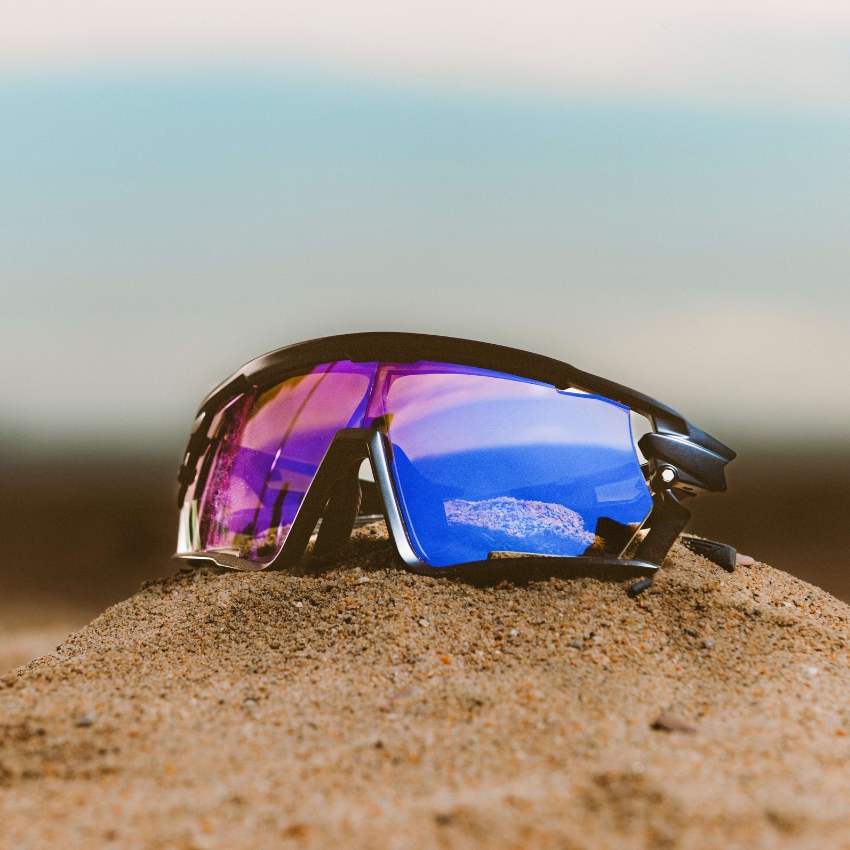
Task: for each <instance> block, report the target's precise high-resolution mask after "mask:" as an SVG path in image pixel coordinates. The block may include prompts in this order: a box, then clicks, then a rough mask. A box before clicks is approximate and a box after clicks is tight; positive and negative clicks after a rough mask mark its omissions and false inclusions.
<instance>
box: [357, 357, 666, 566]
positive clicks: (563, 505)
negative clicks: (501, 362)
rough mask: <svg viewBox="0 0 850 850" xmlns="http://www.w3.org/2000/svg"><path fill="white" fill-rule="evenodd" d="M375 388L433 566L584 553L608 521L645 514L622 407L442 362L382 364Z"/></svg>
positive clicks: (627, 521) (397, 474)
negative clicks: (521, 555) (494, 558)
mask: <svg viewBox="0 0 850 850" xmlns="http://www.w3.org/2000/svg"><path fill="white" fill-rule="evenodd" d="M379 387H380V394H379V396H380V397H379V398H375V401H374V402H373V404H372V405H370V414H371V415H375V416H377V415H381V414H382V415H384V416H385V423H386V428H387V433H388V436H389V439H390V442H391V444H392V452H393V457H392V469H393V474H394V478H395V484H396V488H397V491H398V494H399V500H400V502H401V507H402V512H403V514H404V518H405V520H406V522H407V525H408V530H409V532H410V536H411V538H412V540H411V542H412V543H413V546H414V549H415V550H416V551H417V554H418V555H419V557H420V558H421V559H422V560H424V561H425V562H426V563H428V564H430V565H431V566H448V565H451V564H458V563H463V562H466V561H479V560H485V559H487V558H488V556H490V555H491V553H501V552H504V553H528V554H541V555H561V556H572V555H581V554H583V553H585V552H586V551H587V550H588V549H589V548H590V547H591V546H594V544H596V546H595V548H600V547H603V546H604V541H602V540H600V539H599V537H598V536H597V532H599V531H601V530H602V529H603V528H604V527H605V524H606V522H608V523H610V522H612V521H613V522H614V523H617V524H619V525H626V526H633V527H636V526H637V525H638V524H640V523H641V522H643V520H644V519H645V518H646V516H647V514H648V513H649V510H650V508H651V506H652V499H651V496H650V493H649V490H648V488H647V486H646V483H645V481H644V477H643V474H642V472H641V469H640V465H639V463H638V459H637V456H636V453H635V447H634V444H633V441H632V434H631V426H630V421H629V410H628V408H626V407H623V406H621V405H619V404H617V403H615V402H612V401H609V400H607V399H604V398H600V397H597V396H592V395H586V394H583V393H578V392H572V391H570V392H561V391H558V390H556V389H554V388H553V387H551V386H548V385H544V384H538V383H534V382H531V381H525V380H522V379H518V378H513V377H511V376H507V375H502V374H499V373H495V372H487V371H484V370H479V369H471V368H466V367H458V366H446V365H445V364H437V363H418V364H414V365H412V366H389V365H383V366H382V367H381V370H380V375H379V378H378V381H377V383H376V390H375V394H374V395H376V396H377V395H378V388H379ZM609 527H610V526H609ZM600 536H602V537H604V534H602V535H600Z"/></svg>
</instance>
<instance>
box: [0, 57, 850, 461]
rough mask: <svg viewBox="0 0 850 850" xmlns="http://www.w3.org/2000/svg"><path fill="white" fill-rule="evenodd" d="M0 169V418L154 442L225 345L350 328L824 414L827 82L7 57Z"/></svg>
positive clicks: (14, 424) (838, 244)
mask: <svg viewBox="0 0 850 850" xmlns="http://www.w3.org/2000/svg"><path fill="white" fill-rule="evenodd" d="M0 199H2V200H0V356H2V358H3V362H4V364H5V368H4V370H3V372H2V373H0V423H2V424H0V428H2V431H0V435H2V433H3V432H5V433H7V434H11V435H12V436H14V437H15V439H19V438H22V437H23V438H26V440H28V441H29V442H31V443H36V442H44V441H47V442H50V443H54V444H58V443H60V442H64V441H66V440H71V441H79V440H84V441H89V442H91V441H93V440H97V441H100V442H101V443H102V444H106V443H110V444H114V445H118V444H120V443H121V442H122V441H129V442H132V443H134V444H137V445H147V444H154V443H157V442H159V444H160V445H162V446H168V447H176V448H175V449H174V450H175V451H177V452H178V453H179V451H180V443H181V441H182V439H183V437H184V434H183V432H184V431H186V430H187V429H188V427H189V425H190V422H191V418H192V414H193V412H194V408H195V406H196V405H197V403H198V401H199V400H200V398H201V397H202V396H203V395H204V393H205V392H206V391H207V389H208V388H209V387H210V386H211V385H213V384H215V383H216V382H218V381H219V380H220V379H222V378H223V377H225V376H226V375H227V374H228V373H230V372H232V371H234V370H235V369H236V368H237V367H238V366H240V365H241V363H242V362H244V361H245V360H247V359H250V358H251V357H253V356H255V355H257V354H259V353H261V352H263V351H265V350H268V349H270V348H274V347H277V346H280V345H285V344H289V343H291V342H295V341H298V340H300V339H306V338H310V337H314V336H320V335H324V334H329V333H335V332H339V331H353V330H369V329H387V330H388V329H399V330H417V331H428V332H434V333H448V334H456V335H464V336H470V337H475V338H480V339H489V340H492V341H497V342H505V343H508V344H515V345H519V346H521V347H527V348H530V349H533V350H538V351H542V352H545V353H549V354H552V355H554V356H557V357H560V358H562V359H565V360H568V361H570V362H573V363H574V364H575V365H576V366H579V367H581V368H584V369H587V370H589V371H597V372H600V373H602V374H605V375H606V376H607V377H610V378H613V379H615V380H620V381H622V382H624V383H628V384H631V385H632V386H634V387H636V388H637V389H641V390H643V391H645V392H648V393H650V394H654V395H657V396H658V397H660V398H661V399H662V400H663V401H665V402H667V403H668V404H671V405H672V406H674V407H678V408H680V409H681V410H682V411H683V412H684V413H685V414H686V415H688V416H690V417H692V418H693V419H694V420H695V421H697V423H698V424H700V425H702V426H704V427H706V428H708V429H709V430H712V431H713V432H715V433H716V435H717V436H719V437H721V438H724V437H726V438H728V439H729V440H730V441H732V440H734V439H735V438H738V439H750V440H753V439H761V440H766V441H768V440H769V441H773V440H788V439H798V438H799V437H801V436H806V435H809V436H811V437H813V438H815V439H817V440H834V439H845V440H846V438H847V435H848V433H850V113H848V112H845V111H844V110H843V109H840V108H830V109H823V108H819V109H807V108H804V107H803V106H801V105H799V104H798V105H787V104H786V105H782V106H777V105H776V104H774V103H769V104H764V105H761V106H759V105H757V104H756V105H753V104H749V105H746V106H743V105H741V104H738V103H732V102H730V103H727V104H725V105H724V104H716V103H705V102H701V101H699V99H692V102H687V99H682V98H675V99H668V100H664V99H661V100H659V99H658V98H649V97H639V96H635V95H628V96H623V95H619V94H610V93H609V94H603V95H599V94H588V93H586V92H584V93H582V92H579V93H576V92H572V93H571V92H569V91H554V92H553V91H545V92H544V91H543V90H542V89H541V90H531V89H524V90H521V91H519V90H511V91H510V92H509V93H506V92H504V91H500V90H498V89H497V88H493V87H491V88H486V87H483V88H482V87H477V88H474V87H467V88H464V87H463V86H457V85H454V86H451V87H448V86H441V85H439V84H436V83H434V82H421V81H418V82H417V81H411V80H399V79H390V78H389V77H386V76H385V77H380V76H374V75H373V76H367V75H364V74H362V73H353V72H346V73H341V72H337V71H334V72H331V71H327V70H326V71H322V70H319V69H317V68H316V67H315V65H314V66H312V67H310V68H306V67H305V66H299V67H296V66H281V65H276V66H274V67H272V66H268V65H263V66H261V65H259V64H254V65H252V64H250V63H241V64H238V65H237V64H234V63H218V64H215V63H208V64H197V63H195V64H193V65H191V66H189V65H187V66H185V67H181V66H179V65H170V66H169V67H168V68H165V67H164V66H155V67H154V66H151V67H142V66H133V67H132V68H131V67H130V66H127V67H112V66H110V67H108V68H107V67H104V68H94V69H91V68H89V69H86V68H71V69H67V68H66V69H63V70H61V71H57V70H51V69H50V68H47V69H41V70H33V69H31V68H29V69H27V68H24V69H20V68H19V69H15V70H12V71H7V72H6V73H5V74H2V75H0ZM0 438H2V437H0ZM169 450H171V449H169Z"/></svg>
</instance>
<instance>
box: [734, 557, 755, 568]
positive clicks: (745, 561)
mask: <svg viewBox="0 0 850 850" xmlns="http://www.w3.org/2000/svg"><path fill="white" fill-rule="evenodd" d="M755 562H756V559H755V558H751V557H750V556H749V555H736V556H735V563H736V564H737V565H738V566H739V567H751V566H752V565H753V564H754V563H755Z"/></svg>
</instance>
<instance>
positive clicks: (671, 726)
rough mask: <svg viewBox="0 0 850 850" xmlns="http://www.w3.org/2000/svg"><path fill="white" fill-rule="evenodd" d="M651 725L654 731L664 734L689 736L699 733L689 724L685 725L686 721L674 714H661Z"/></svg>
mask: <svg viewBox="0 0 850 850" xmlns="http://www.w3.org/2000/svg"><path fill="white" fill-rule="evenodd" d="M650 725H651V726H652V728H653V729H660V730H662V731H664V732H684V733H685V734H688V735H689V734H692V733H694V732H696V731H697V730H696V729H694V727H693V726H691V725H690V724H689V723H685V721H684V720H680V719H679V718H678V717H674V716H673V715H672V714H659V715H658V717H656V718H655V720H653V721H652V723H651V724H650Z"/></svg>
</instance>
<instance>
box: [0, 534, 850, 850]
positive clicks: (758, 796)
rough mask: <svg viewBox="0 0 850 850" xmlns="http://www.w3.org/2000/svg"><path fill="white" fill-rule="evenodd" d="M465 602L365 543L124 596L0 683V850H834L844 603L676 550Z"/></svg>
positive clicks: (753, 570) (384, 547)
mask: <svg viewBox="0 0 850 850" xmlns="http://www.w3.org/2000/svg"><path fill="white" fill-rule="evenodd" d="M625 588H626V585H625V584H617V583H603V582H598V581H595V580H592V579H582V580H576V581H564V580H551V581H547V582H538V583H534V584H529V585H527V586H521V587H520V586H503V587H498V588H492V589H479V588H476V587H472V586H469V585H465V584H461V583H454V582H449V581H446V580H439V579H431V578H421V577H417V576H413V575H410V574H408V573H406V572H404V571H402V570H399V569H398V568H397V567H395V566H394V562H393V558H392V554H391V551H390V548H389V544H388V542H387V540H386V537H385V535H384V533H383V531H382V528H381V527H380V526H371V527H367V528H365V529H362V530H360V531H359V532H358V538H357V539H356V540H354V541H353V542H352V543H351V544H350V546H349V548H348V550H347V551H346V552H345V554H344V556H343V557H342V558H341V559H340V561H339V562H338V563H336V564H334V565H332V566H331V567H328V568H326V569H325V571H324V572H321V573H317V574H304V575H288V574H283V573H269V572H261V573H233V572H224V571H220V570H217V569H211V568H202V569H196V570H194V571H187V572H183V573H180V574H178V575H176V576H174V577H173V578H170V579H166V580H162V581H158V582H155V583H152V584H150V585H148V586H146V587H143V589H142V590H140V591H139V593H137V594H136V595H135V596H133V597H132V598H130V599H128V600H126V601H125V602H122V603H120V604H118V605H115V606H114V607H112V608H110V609H109V610H108V611H106V612H105V613H104V614H103V615H101V616H100V617H98V618H97V619H96V620H94V622H92V623H91V624H90V625H89V626H87V627H86V628H84V629H83V630H82V631H80V632H79V633H78V634H76V635H74V636H73V637H72V638H70V639H69V640H68V641H67V642H66V643H65V644H63V645H62V646H61V647H59V648H58V649H57V650H56V651H54V652H52V653H50V654H48V655H46V656H44V657H42V658H40V659H38V660H36V661H34V662H32V663H31V664H29V665H28V666H27V667H24V668H20V669H18V670H17V671H15V672H13V673H11V674H8V675H6V676H5V677H3V679H2V683H3V685H2V687H0V848H3V850H5V848H30V847H62V848H77V847H80V848H82V847H85V848H99V847H108V848H112V847H121V848H140V850H142V848H144V850H154V848H182V850H190V848H196V850H205V848H265V847H275V848H277V847H285V848H289V847H291V848H302V847H303V848H325V847H333V848H337V847H345V848H426V847H428V848H431V847H439V848H443V847H457V848H483V847H505V848H522V847H527V848H557V850H579V848H689V850H690V848H709V847H710V848H724V849H725V850H729V849H730V848H736V847H740V848H744V847H746V848H784V847H794V848H809V847H811V848H824V847H829V848H841V847H850V676H848V661H849V660H850V659H848V647H850V608H848V606H847V605H845V604H844V603H842V602H839V601H837V600H836V599H834V598H833V597H831V596H829V595H828V594H826V593H824V592H823V591H821V590H818V589H817V588H815V587H812V586H811V585H808V584H806V583H805V582H803V581H800V580H798V579H795V578H792V577H791V576H789V575H787V574H785V573H782V572H779V571H777V570H774V569H772V568H771V567H769V566H766V565H764V564H754V565H753V566H751V567H747V568H739V569H738V570H737V571H736V572H735V573H734V574H732V575H729V574H727V573H724V572H723V571H722V570H720V569H718V568H717V567H715V566H714V565H713V564H711V563H709V562H708V561H705V560H704V559H702V558H700V557H699V556H697V555H694V554H691V553H690V552H689V551H687V550H686V549H685V548H684V547H682V546H680V545H677V546H676V547H674V549H673V551H672V553H671V556H670V557H669V558H668V561H667V563H666V564H665V567H664V570H663V572H662V573H661V574H660V575H659V576H658V578H657V579H656V582H655V585H654V587H653V588H652V589H650V590H649V591H647V592H646V593H644V594H643V595H642V596H639V597H638V598H637V599H630V598H628V597H627V595H626V592H625Z"/></svg>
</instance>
